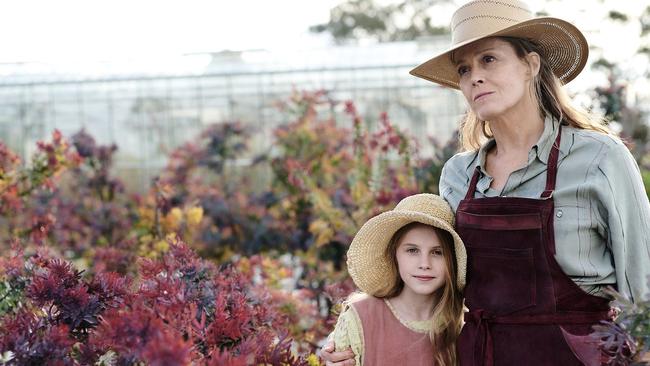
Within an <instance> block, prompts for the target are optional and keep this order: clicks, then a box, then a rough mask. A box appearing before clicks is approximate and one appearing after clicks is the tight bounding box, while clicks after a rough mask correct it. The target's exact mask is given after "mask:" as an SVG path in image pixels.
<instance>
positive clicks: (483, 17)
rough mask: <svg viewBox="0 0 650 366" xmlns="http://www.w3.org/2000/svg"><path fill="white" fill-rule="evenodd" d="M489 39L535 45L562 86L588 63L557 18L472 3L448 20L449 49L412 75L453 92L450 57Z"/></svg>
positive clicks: (575, 34)
mask: <svg viewBox="0 0 650 366" xmlns="http://www.w3.org/2000/svg"><path fill="white" fill-rule="evenodd" d="M488 37H514V38H523V39H528V40H531V41H533V42H535V43H536V44H538V45H539V46H540V48H541V50H542V53H543V55H542V57H544V58H545V59H546V60H547V61H548V63H549V64H550V66H551V69H552V70H553V73H554V74H555V76H557V77H558V78H559V79H560V81H562V82H563V83H564V84H566V83H568V82H569V81H571V80H573V79H574V78H575V77H576V76H578V74H579V73H580V72H581V71H582V69H583V68H584V67H585V64H586V63H587V57H588V55H589V46H588V45H587V40H586V39H585V36H584V35H583V34H582V32H580V30H578V28H576V27H575V26H574V25H572V24H570V23H568V22H566V21H564V20H562V19H558V18H553V17H540V18H534V17H533V13H532V12H531V11H530V8H529V7H528V5H527V4H526V3H524V2H522V1H517V0H475V1H470V2H468V3H467V4H465V5H463V6H461V7H460V8H458V10H456V12H455V13H454V15H453V16H452V20H451V46H450V47H449V48H448V49H447V50H445V51H444V52H442V53H441V54H439V55H437V56H435V57H434V58H432V59H430V60H428V61H426V62H424V63H423V64H421V65H419V66H417V67H416V68H414V69H413V70H411V72H410V73H411V75H414V76H417V77H420V78H423V79H426V80H429V81H433V82H434V83H438V84H442V85H445V86H448V87H451V88H454V89H460V87H459V85H458V81H459V75H458V70H457V69H456V65H454V62H453V60H452V57H451V56H452V53H453V52H454V51H455V50H457V49H459V48H461V47H463V46H465V45H467V44H470V43H472V42H476V41H478V40H480V39H483V38H488Z"/></svg>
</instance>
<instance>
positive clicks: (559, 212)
mask: <svg viewBox="0 0 650 366" xmlns="http://www.w3.org/2000/svg"><path fill="white" fill-rule="evenodd" d="M562 215H563V213H562V210H557V213H556V214H555V216H556V217H557V218H558V219H559V218H560V217H562Z"/></svg>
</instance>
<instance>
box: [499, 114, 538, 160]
mask: <svg viewBox="0 0 650 366" xmlns="http://www.w3.org/2000/svg"><path fill="white" fill-rule="evenodd" d="M490 130H491V131H492V134H493V135H494V140H495V141H496V145H497V146H496V148H495V151H494V153H495V154H496V155H505V156H513V155H521V154H522V153H524V154H526V156H527V155H528V151H530V148H531V147H533V146H534V145H535V144H536V143H537V141H539V138H540V137H541V136H542V133H543V132H544V120H543V119H542V117H541V116H539V115H538V114H537V113H531V114H529V115H527V116H526V117H525V118H524V117H515V118H502V119H499V120H495V121H490Z"/></svg>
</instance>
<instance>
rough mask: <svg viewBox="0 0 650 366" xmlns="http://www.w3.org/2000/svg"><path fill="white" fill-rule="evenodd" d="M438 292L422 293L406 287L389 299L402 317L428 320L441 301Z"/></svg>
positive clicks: (411, 319)
mask: <svg viewBox="0 0 650 366" xmlns="http://www.w3.org/2000/svg"><path fill="white" fill-rule="evenodd" d="M438 292H439V291H438ZM438 292H436V293H434V294H431V295H420V294H416V293H413V292H410V291H408V290H407V289H404V290H403V291H402V292H401V293H400V294H399V295H397V296H395V297H393V298H391V299H389V301H390V303H391V304H392V305H393V307H394V308H395V310H396V311H397V313H398V314H399V315H400V317H402V318H403V319H405V320H410V321H413V320H418V321H419V320H428V319H430V318H431V316H433V309H434V307H435V306H436V304H437V303H438V301H439V297H440V296H439V294H438Z"/></svg>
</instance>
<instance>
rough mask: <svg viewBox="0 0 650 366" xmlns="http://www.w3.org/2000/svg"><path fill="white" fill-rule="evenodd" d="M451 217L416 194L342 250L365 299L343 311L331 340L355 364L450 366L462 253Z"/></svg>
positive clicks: (356, 298) (433, 200) (458, 317)
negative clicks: (348, 351)
mask: <svg viewBox="0 0 650 366" xmlns="http://www.w3.org/2000/svg"><path fill="white" fill-rule="evenodd" d="M453 219H454V216H453V213H452V211H451V208H450V207H449V205H448V204H447V203H446V202H445V201H444V200H443V199H442V198H440V197H439V196H436V195H433V194H417V195H413V196H410V197H407V198H405V199H403V200H402V201H401V202H400V203H399V204H398V205H397V206H396V207H395V209H393V210H392V211H388V212H384V213H382V214H380V215H377V216H375V217H373V218H372V219H370V220H368V222H366V223H365V224H364V225H363V227H361V229H360V230H359V232H358V233H357V235H356V236H355V237H354V240H353V241H352V244H351V245H350V248H349V250H348V262H347V264H348V272H349V273H350V276H351V277H352V279H353V280H354V283H355V284H356V285H357V287H358V288H359V289H360V290H361V291H363V294H361V295H359V294H353V295H352V296H350V299H348V301H347V302H346V304H345V305H344V310H343V311H342V312H341V314H340V316H339V319H338V321H337V324H336V328H335V329H334V332H333V333H332V334H331V335H330V337H329V338H330V340H333V341H334V344H335V345H336V349H337V351H342V350H344V349H347V348H350V349H351V350H352V351H353V352H354V354H355V361H356V365H373V366H380V365H409V366H418V365H436V364H437V365H455V364H456V351H455V341H456V337H457V336H458V334H459V333H460V329H461V325H462V312H463V301H462V295H461V291H462V289H463V287H464V285H465V267H466V260H467V257H466V254H465V247H464V246H463V243H462V241H461V240H460V238H459V237H458V235H457V234H456V232H455V231H454V229H453Z"/></svg>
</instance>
